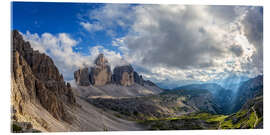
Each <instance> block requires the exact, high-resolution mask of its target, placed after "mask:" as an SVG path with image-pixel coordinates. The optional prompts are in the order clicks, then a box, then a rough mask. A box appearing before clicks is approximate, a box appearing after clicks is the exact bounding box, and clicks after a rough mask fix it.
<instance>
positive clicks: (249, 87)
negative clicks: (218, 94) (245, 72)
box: [232, 75, 263, 112]
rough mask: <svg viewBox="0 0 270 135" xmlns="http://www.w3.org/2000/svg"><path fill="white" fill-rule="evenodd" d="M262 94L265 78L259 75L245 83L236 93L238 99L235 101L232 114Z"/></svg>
mask: <svg viewBox="0 0 270 135" xmlns="http://www.w3.org/2000/svg"><path fill="white" fill-rule="evenodd" d="M260 94H261V95H262V94H263V76H261V75H259V76H257V77H255V78H252V79H249V80H247V81H245V82H243V83H242V84H241V85H240V87H239V88H238V91H237V93H236V97H237V98H235V100H234V101H233V110H232V112H237V111H238V110H240V109H241V107H242V106H243V105H244V104H245V103H246V102H247V101H248V100H250V99H252V98H254V97H255V96H257V95H260Z"/></svg>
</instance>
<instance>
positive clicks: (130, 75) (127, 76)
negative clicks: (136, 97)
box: [113, 65, 135, 86]
mask: <svg viewBox="0 0 270 135" xmlns="http://www.w3.org/2000/svg"><path fill="white" fill-rule="evenodd" d="M113 82H114V83H116V84H120V85H123V86H131V85H133V84H134V83H135V82H134V71H133V68H132V66H131V65H126V66H118V67H115V68H114V70H113Z"/></svg>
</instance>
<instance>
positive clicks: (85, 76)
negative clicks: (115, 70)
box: [74, 68, 90, 86]
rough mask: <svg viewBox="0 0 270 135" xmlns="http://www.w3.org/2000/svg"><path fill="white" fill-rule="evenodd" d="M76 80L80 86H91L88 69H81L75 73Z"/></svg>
mask: <svg viewBox="0 0 270 135" xmlns="http://www.w3.org/2000/svg"><path fill="white" fill-rule="evenodd" d="M74 79H75V81H76V83H77V84H78V85H80V86H89V85H90V80H89V72H88V68H81V69H79V70H77V71H75V72H74Z"/></svg>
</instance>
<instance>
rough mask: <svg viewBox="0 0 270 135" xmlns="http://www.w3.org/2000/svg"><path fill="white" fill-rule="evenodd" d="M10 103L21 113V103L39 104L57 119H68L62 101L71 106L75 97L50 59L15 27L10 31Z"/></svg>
mask: <svg viewBox="0 0 270 135" xmlns="http://www.w3.org/2000/svg"><path fill="white" fill-rule="evenodd" d="M12 47H13V54H12V64H13V65H12V77H11V79H12V92H11V98H12V105H13V106H14V108H15V109H16V110H17V112H18V113H20V114H24V112H25V110H24V109H25V108H24V104H26V103H28V102H30V103H33V104H37V105H41V106H42V107H44V108H45V109H46V110H47V111H48V112H49V113H51V115H52V116H54V117H55V118H56V119H58V120H67V119H69V116H68V114H67V113H66V111H65V110H64V107H63V104H67V105H69V106H73V105H75V104H76V100H75V97H74V95H73V92H72V89H71V87H70V84H69V83H67V84H66V83H65V81H64V79H63V76H62V75H61V74H60V73H59V71H58V69H57V67H56V66H55V65H54V63H53V61H52V59H51V58H50V57H49V56H47V55H45V54H41V53H39V52H38V51H34V50H33V49H32V48H31V46H30V44H29V42H25V41H24V40H23V38H22V36H21V35H20V34H19V32H18V31H13V32H12Z"/></svg>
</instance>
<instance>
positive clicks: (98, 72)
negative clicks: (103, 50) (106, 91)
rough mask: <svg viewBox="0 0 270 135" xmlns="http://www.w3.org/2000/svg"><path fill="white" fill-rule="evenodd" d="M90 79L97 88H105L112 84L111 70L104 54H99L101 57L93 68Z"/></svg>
mask: <svg viewBox="0 0 270 135" xmlns="http://www.w3.org/2000/svg"><path fill="white" fill-rule="evenodd" d="M89 77H90V82H91V84H93V85H95V86H103V85H105V84H108V83H110V82H111V78H112V72H111V68H110V66H109V65H108V60H107V59H106V58H105V57H104V55H103V54H99V56H98V57H97V58H96V60H95V67H91V72H90V75H89Z"/></svg>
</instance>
